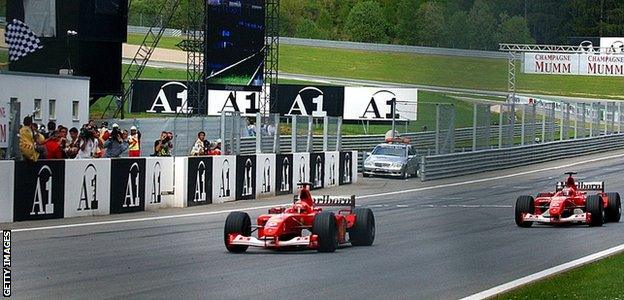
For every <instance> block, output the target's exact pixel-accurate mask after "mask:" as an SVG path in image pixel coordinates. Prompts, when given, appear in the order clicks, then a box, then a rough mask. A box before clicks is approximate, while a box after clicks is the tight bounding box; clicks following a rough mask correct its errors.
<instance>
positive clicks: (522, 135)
mask: <svg viewBox="0 0 624 300" xmlns="http://www.w3.org/2000/svg"><path fill="white" fill-rule="evenodd" d="M525 126H526V105H522V125H521V126H520V132H521V136H520V145H522V146H524V135H525V133H526V129H525ZM514 130H515V129H514Z"/></svg>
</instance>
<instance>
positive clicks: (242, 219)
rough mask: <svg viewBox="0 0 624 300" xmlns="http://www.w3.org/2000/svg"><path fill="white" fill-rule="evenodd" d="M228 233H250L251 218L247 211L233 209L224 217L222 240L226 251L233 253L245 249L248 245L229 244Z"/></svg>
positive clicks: (244, 234) (246, 234)
mask: <svg viewBox="0 0 624 300" xmlns="http://www.w3.org/2000/svg"><path fill="white" fill-rule="evenodd" d="M230 234H240V235H243V236H250V235H251V219H250V218H249V215H248V214H247V213H244V212H240V211H234V212H231V213H230V214H228V216H227V218H226V219H225V229H224V231H223V241H224V242H225V248H227V250H228V251H230V252H234V253H241V252H245V251H247V248H248V247H249V246H244V245H230V243H229V240H230Z"/></svg>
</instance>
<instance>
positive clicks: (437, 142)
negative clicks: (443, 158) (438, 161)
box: [435, 103, 440, 154]
mask: <svg viewBox="0 0 624 300" xmlns="http://www.w3.org/2000/svg"><path fill="white" fill-rule="evenodd" d="M435 154H440V104H437V103H436V131H435Z"/></svg>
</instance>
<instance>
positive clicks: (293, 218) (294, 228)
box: [223, 183, 375, 252]
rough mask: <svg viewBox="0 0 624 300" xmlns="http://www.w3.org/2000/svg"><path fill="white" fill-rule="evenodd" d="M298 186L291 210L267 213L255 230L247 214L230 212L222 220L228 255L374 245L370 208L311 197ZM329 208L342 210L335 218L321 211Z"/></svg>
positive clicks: (347, 199) (351, 200)
mask: <svg viewBox="0 0 624 300" xmlns="http://www.w3.org/2000/svg"><path fill="white" fill-rule="evenodd" d="M299 185H300V186H301V188H300V190H299V195H298V196H295V201H294V203H293V204H292V205H291V206H289V207H273V208H271V209H269V213H268V214H265V215H260V216H259V217H258V219H257V224H258V225H256V226H252V225H251V220H250V218H249V215H248V214H247V213H244V212H231V213H230V214H229V215H228V216H227V219H226V220H225V230H224V235H223V238H224V242H225V248H227V250H228V251H230V252H245V251H247V248H248V247H249V246H254V247H262V248H269V249H278V248H304V249H316V250H318V251H319V252H334V251H335V250H336V248H337V247H340V246H347V245H352V246H370V245H372V244H373V241H374V239H375V216H374V215H373V211H372V210H371V209H370V208H355V196H350V197H338V196H320V197H312V195H311V194H310V189H309V187H310V185H311V184H310V183H302V184H299ZM330 206H334V207H343V208H341V209H340V210H338V212H337V213H335V214H334V213H333V212H330V211H324V210H323V207H330ZM253 232H257V237H254V236H252V233H253Z"/></svg>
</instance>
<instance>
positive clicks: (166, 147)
mask: <svg viewBox="0 0 624 300" xmlns="http://www.w3.org/2000/svg"><path fill="white" fill-rule="evenodd" d="M172 140H173V133H171V132H166V131H163V132H162V133H161V136H160V138H159V139H158V140H156V141H155V142H154V152H153V153H152V154H151V155H153V156H170V155H171V150H172V149H173V143H172ZM19 148H20V152H21V154H22V157H23V159H24V160H27V161H33V162H34V161H37V160H39V159H81V158H115V157H121V156H128V157H140V156H141V132H140V131H139V130H138V128H137V127H136V126H132V127H130V130H129V131H128V130H125V129H122V128H120V127H119V125H117V124H113V126H112V127H111V128H110V129H109V128H108V122H102V124H101V126H100V127H99V128H98V127H97V126H96V124H95V122H93V121H89V123H87V124H84V125H83V126H82V127H81V128H80V129H78V128H76V127H72V128H67V127H65V126H62V125H59V126H57V125H56V123H54V122H52V121H50V122H48V124H47V126H40V125H38V124H37V123H35V122H33V120H32V117H30V116H27V117H25V118H24V121H23V126H22V127H21V128H20V131H19Z"/></svg>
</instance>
